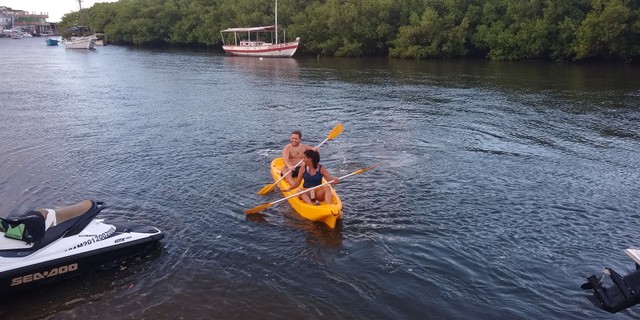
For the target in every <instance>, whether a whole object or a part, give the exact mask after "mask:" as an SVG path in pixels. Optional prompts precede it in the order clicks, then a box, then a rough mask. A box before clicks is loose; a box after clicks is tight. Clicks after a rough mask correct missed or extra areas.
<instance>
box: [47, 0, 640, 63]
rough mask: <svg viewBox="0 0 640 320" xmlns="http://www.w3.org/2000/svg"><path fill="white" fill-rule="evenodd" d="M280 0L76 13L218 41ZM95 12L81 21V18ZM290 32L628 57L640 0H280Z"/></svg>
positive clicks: (516, 56) (193, 40)
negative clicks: (227, 30) (224, 32)
mask: <svg viewBox="0 0 640 320" xmlns="http://www.w3.org/2000/svg"><path fill="white" fill-rule="evenodd" d="M274 4H275V0H120V1H118V2H111V3H97V4H95V5H94V6H93V7H91V8H90V9H83V12H82V13H81V14H77V13H70V14H67V15H65V16H64V17H63V19H62V21H61V22H60V23H59V25H58V29H59V30H62V29H65V28H68V27H71V26H74V25H82V24H84V25H90V26H91V27H92V28H93V30H99V31H104V32H105V33H106V34H107V36H108V38H109V41H110V42H111V43H116V44H134V45H158V46H164V45H177V46H184V45H188V46H212V47H216V48H218V47H219V46H220V44H221V38H220V30H222V29H226V28H230V27H251V26H262V25H272V24H273V23H274ZM82 16H87V17H88V18H87V19H88V20H85V21H82V20H81V17H82ZM278 22H279V25H280V26H284V27H286V28H287V39H288V40H291V39H293V38H295V37H301V39H302V44H303V47H305V48H308V49H310V50H312V51H314V52H317V53H320V54H323V55H332V56H347V57H360V56H369V55H388V56H390V57H398V58H410V59H430V58H461V57H469V56H483V57H486V58H488V59H492V60H522V59H554V60H574V61H580V60H586V59H602V60H616V61H618V60H621V61H633V60H634V58H636V57H637V56H638V54H639V53H640V2H639V1H637V0H562V1H558V0H366V1H362V0H279V1H278Z"/></svg>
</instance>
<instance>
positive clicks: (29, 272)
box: [0, 233, 163, 296]
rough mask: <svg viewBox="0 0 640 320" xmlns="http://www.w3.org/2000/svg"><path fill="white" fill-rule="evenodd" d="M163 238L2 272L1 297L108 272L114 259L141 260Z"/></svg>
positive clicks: (149, 238) (137, 241)
mask: <svg viewBox="0 0 640 320" xmlns="http://www.w3.org/2000/svg"><path fill="white" fill-rule="evenodd" d="M162 236H163V234H162V233H158V234H157V235H153V236H150V237H146V238H143V239H137V240H134V241H130V242H126V243H123V244H121V245H118V246H113V247H107V248H100V249H97V250H92V251H88V252H83V253H78V254H75V255H71V256H66V257H61V258H58V259H55V260H50V261H45V262H41V263H37V264H33V265H28V266H24V267H21V268H17V269H13V270H8V271H4V272H0V296H6V295H8V294H13V293H19V292H24V291H28V290H33V289H35V288H39V287H42V286H46V285H50V284H52V283H56V282H61V281H64V280H68V279H71V278H74V277H77V276H80V275H83V274H87V273H89V272H95V271H98V270H104V269H108V268H106V267H105V264H106V263H110V262H112V261H114V260H115V259H119V258H125V257H127V256H131V255H136V256H140V255H141V254H143V253H145V252H147V251H149V250H150V249H153V248H156V247H158V246H159V243H160V242H159V240H160V239H161V238H162Z"/></svg>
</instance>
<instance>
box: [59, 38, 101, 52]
mask: <svg viewBox="0 0 640 320" xmlns="http://www.w3.org/2000/svg"><path fill="white" fill-rule="evenodd" d="M62 43H64V45H65V46H66V47H67V49H87V50H91V49H93V47H95V46H96V37H95V35H90V36H86V37H71V38H68V39H63V40H62Z"/></svg>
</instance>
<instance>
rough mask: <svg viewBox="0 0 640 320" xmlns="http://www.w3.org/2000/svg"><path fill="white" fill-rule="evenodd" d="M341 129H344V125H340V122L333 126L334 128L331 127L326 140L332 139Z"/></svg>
mask: <svg viewBox="0 0 640 320" xmlns="http://www.w3.org/2000/svg"><path fill="white" fill-rule="evenodd" d="M343 130H344V126H343V125H342V123H338V125H337V126H335V128H333V130H331V132H329V135H328V136H327V140H332V139H335V138H337V137H338V136H339V135H340V134H341V133H342V131H343Z"/></svg>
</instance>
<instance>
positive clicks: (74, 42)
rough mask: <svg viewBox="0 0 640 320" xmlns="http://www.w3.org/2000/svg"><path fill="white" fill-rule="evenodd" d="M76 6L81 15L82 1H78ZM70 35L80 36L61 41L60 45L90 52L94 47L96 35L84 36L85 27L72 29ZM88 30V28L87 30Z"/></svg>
mask: <svg viewBox="0 0 640 320" xmlns="http://www.w3.org/2000/svg"><path fill="white" fill-rule="evenodd" d="M78 6H79V8H80V10H79V11H78V14H81V13H82V0H78ZM71 29H72V31H71V32H72V34H74V33H78V34H80V36H72V37H71V38H66V39H62V43H64V45H65V47H67V49H87V50H91V49H93V47H95V46H96V39H97V37H96V35H95V33H94V34H92V35H89V36H85V35H84V34H85V33H84V32H85V30H87V28H85V27H73V28H71ZM88 29H90V28H88Z"/></svg>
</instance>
